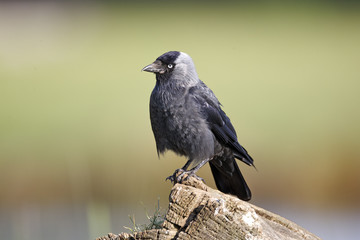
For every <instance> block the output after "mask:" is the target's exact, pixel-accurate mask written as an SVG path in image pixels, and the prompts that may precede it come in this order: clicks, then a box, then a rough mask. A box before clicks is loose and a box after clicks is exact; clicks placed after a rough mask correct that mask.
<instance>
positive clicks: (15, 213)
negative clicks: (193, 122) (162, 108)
mask: <svg viewBox="0 0 360 240" xmlns="http://www.w3.org/2000/svg"><path fill="white" fill-rule="evenodd" d="M359 12H360V11H359V5H356V4H354V2H352V1H343V2H337V1H330V2H326V1H314V2H311V1H305V2H301V1H291V2H286V3H285V2H283V1H276V2H266V1H264V2H258V3H257V4H254V3H251V2H250V1H244V2H239V3H235V2H215V1H214V2H206V1H202V2H195V3H194V2H193V3H191V2H190V1H188V2H183V3H182V4H177V3H175V2H172V3H168V2H166V1H160V2H145V1H144V2H142V1H134V2H130V1H128V2H115V1H111V2H107V3H106V4H105V3H101V4H100V3H99V2H92V3H87V4H84V3H82V4H64V3H59V2H48V3H44V2H12V1H9V2H1V3H0V32H1V35H0V36H1V37H0V109H1V110H0V168H1V174H0V189H1V195H0V239H14V240H17V239H19V240H20V239H21V240H22V239H38V240H41V239H64V238H70V239H75V238H76V239H94V238H95V237H98V236H102V235H105V234H106V233H107V232H114V233H118V232H122V231H126V229H124V228H123V226H124V225H125V226H130V225H131V223H130V221H129V220H128V215H132V214H135V218H136V220H137V222H139V223H144V222H145V212H146V211H148V212H149V213H151V211H153V209H154V206H155V205H156V204H157V199H158V197H159V198H160V204H161V206H162V208H164V209H166V207H167V204H168V194H169V190H170V189H171V184H170V183H169V182H165V181H164V179H165V177H167V176H168V175H170V174H172V173H173V171H174V170H175V169H176V168H179V167H181V166H182V165H183V164H184V163H185V161H186V159H184V158H181V157H177V156H175V155H174V154H173V153H167V154H166V155H165V156H163V157H161V158H160V159H158V157H157V154H156V147H155V142H154V139H153V135H152V132H151V127H150V120H149V110H148V105H149V96H150V93H151V91H152V88H153V86H154V84H155V78H154V76H153V75H151V74H149V73H144V72H141V71H140V70H141V68H142V67H144V66H145V65H147V64H149V63H151V62H152V61H154V60H155V59H156V58H157V57H158V56H159V55H161V54H162V53H164V52H167V51H170V50H179V51H183V52H186V53H188V54H189V55H190V56H192V58H193V60H194V62H195V64H196V67H197V71H198V74H199V76H200V78H201V79H202V80H203V81H204V82H205V83H206V84H207V85H208V86H209V87H211V88H212V89H213V91H214V92H215V94H216V95H217V96H218V98H219V100H220V101H221V103H222V104H223V105H224V110H225V112H226V113H227V114H228V116H229V117H230V118H231V120H232V123H233V125H234V126H235V128H236V130H237V132H238V135H239V141H240V143H241V144H242V145H244V146H245V148H246V149H247V150H248V151H249V153H250V154H251V155H252V157H253V158H254V159H255V165H256V167H257V169H258V171H256V170H254V169H253V168H249V167H248V166H246V165H244V164H242V163H240V162H239V165H240V168H241V169H242V171H243V173H244V175H245V177H246V179H247V182H248V184H249V186H250V187H251V189H252V191H253V200H252V201H251V202H252V203H254V204H256V205H259V206H261V207H264V208H266V209H268V210H270V211H273V212H275V213H278V214H281V215H282V216H284V217H287V218H289V219H290V220H293V221H295V222H296V223H298V224H300V225H302V226H303V227H305V228H307V229H308V230H310V231H312V232H313V233H315V234H317V235H319V236H320V237H322V238H324V239H339V238H341V239H356V238H357V237H359V233H358V227H359V223H360V204H359V203H360V176H359V169H360V126H359V122H360V111H359V103H360V94H359V90H360V82H359V80H360V14H359ZM199 175H200V176H202V177H204V178H205V180H206V182H207V183H208V184H209V185H210V186H213V187H214V182H213V180H212V176H211V173H210V171H209V167H208V166H205V167H204V168H203V169H201V170H200V173H199ZM144 208H146V209H147V210H144Z"/></svg>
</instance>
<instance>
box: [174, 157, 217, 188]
mask: <svg viewBox="0 0 360 240" xmlns="http://www.w3.org/2000/svg"><path fill="white" fill-rule="evenodd" d="M210 160H211V158H207V159H204V160H202V161H201V162H200V163H199V164H198V165H197V166H196V167H194V168H192V169H190V170H189V171H183V172H182V173H181V174H180V175H179V176H177V177H176V176H175V177H176V182H178V183H181V182H182V181H183V180H187V179H188V178H189V177H195V178H197V179H198V180H201V181H203V182H205V181H204V179H203V178H201V177H199V176H196V174H195V173H196V172H197V171H198V170H199V169H200V168H201V167H202V166H204V165H205V164H206V163H207V162H208V161H210ZM185 165H186V164H185ZM185 174H187V176H186V177H185V178H184V179H182V178H183V176H184V175H185Z"/></svg>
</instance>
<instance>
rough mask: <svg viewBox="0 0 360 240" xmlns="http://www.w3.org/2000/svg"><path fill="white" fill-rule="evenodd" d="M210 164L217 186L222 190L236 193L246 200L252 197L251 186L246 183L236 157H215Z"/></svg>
mask: <svg viewBox="0 0 360 240" xmlns="http://www.w3.org/2000/svg"><path fill="white" fill-rule="evenodd" d="M209 164H210V168H211V172H212V174H213V176H214V180H215V183H216V187H217V188H218V189H219V190H220V191H221V192H223V193H229V194H232V195H235V196H237V197H238V198H240V199H242V200H244V201H249V200H250V199H251V191H250V188H249V187H248V185H247V184H246V182H245V179H244V177H243V175H242V174H241V172H240V169H239V167H238V165H237V163H236V161H235V159H234V157H231V159H230V157H229V158H228V159H226V161H223V160H220V159H219V160H218V159H216V158H215V159H213V160H211V161H210V162H209Z"/></svg>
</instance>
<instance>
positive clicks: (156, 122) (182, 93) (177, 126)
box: [150, 88, 213, 159]
mask: <svg viewBox="0 0 360 240" xmlns="http://www.w3.org/2000/svg"><path fill="white" fill-rule="evenodd" d="M150 119H151V125H152V129H153V132H154V136H155V139H156V144H157V148H158V151H159V152H164V151H165V150H166V149H169V150H173V151H174V152H175V153H178V154H180V155H185V156H188V157H190V158H195V159H196V158H199V159H200V158H205V157H207V156H208V155H211V154H213V146H211V143H212V142H213V136H212V134H211V132H210V131H209V129H208V126H207V123H206V121H205V119H204V118H203V117H202V116H201V112H200V108H199V106H197V105H196V104H195V102H194V100H193V98H192V96H190V95H189V94H188V90H187V89H185V88H183V89H181V88H180V89H177V91H166V90H159V89H156V88H155V89H154V91H153V93H152V95H151V98H150ZM209 142H210V144H208V143H209ZM194 143H195V144H194Z"/></svg>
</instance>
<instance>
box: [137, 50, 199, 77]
mask: <svg viewBox="0 0 360 240" xmlns="http://www.w3.org/2000/svg"><path fill="white" fill-rule="evenodd" d="M142 71H146V72H152V73H155V74H156V75H157V77H160V78H166V79H168V78H170V77H171V79H177V80H185V79H186V80H187V81H189V80H190V79H192V80H194V81H195V80H196V81H197V80H198V76H197V73H196V70H195V66H194V63H193V61H192V59H191V57H190V56H189V55H187V54H186V53H184V52H178V51H170V52H167V53H164V54H163V55H161V56H160V57H158V58H157V59H156V60H155V62H153V63H152V64H150V65H147V66H146V67H144V68H143V69H142Z"/></svg>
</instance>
